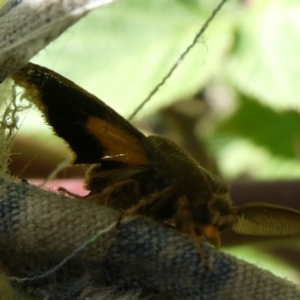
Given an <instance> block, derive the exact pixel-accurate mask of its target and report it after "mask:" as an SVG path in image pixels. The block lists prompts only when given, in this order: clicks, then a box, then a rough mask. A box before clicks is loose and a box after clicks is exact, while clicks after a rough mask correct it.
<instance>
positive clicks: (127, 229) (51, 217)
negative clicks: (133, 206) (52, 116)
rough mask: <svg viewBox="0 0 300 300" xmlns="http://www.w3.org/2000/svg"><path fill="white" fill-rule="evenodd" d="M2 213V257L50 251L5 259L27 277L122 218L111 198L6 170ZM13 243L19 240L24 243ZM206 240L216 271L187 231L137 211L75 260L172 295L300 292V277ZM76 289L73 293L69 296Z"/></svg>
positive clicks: (0, 189) (0, 193)
mask: <svg viewBox="0 0 300 300" xmlns="http://www.w3.org/2000/svg"><path fill="white" fill-rule="evenodd" d="M0 215H1V219H0V220H1V221H0V237H1V238H0V241H1V247H0V248H1V249H3V250H2V251H3V253H4V255H3V256H2V257H7V255H5V251H6V252H7V251H8V252H10V253H11V252H12V251H14V252H16V253H18V252H19V253H22V255H28V259H27V262H28V260H30V259H33V260H36V259H37V257H39V256H40V253H41V252H42V253H43V260H41V262H42V265H38V264H33V266H32V268H33V269H30V266H31V265H30V264H28V263H27V264H26V265H23V266H20V265H18V266H17V267H16V266H13V267H11V262H10V261H3V260H2V264H3V265H4V266H6V270H7V272H8V274H9V275H15V274H12V273H13V272H17V276H19V277H24V276H29V275H28V274H30V276H36V275H38V274H39V272H45V271H46V269H47V268H50V265H51V264H50V263H49V262H50V261H51V263H55V264H58V263H59V262H60V261H61V260H62V259H63V257H66V256H68V255H70V253H72V251H73V250H74V249H76V248H77V247H79V246H80V245H81V244H82V243H84V241H85V240H87V239H89V238H90V237H91V236H93V235H94V234H96V233H97V232H98V231H99V230H101V229H104V228H105V227H107V226H108V225H109V224H110V223H112V222H114V221H116V220H117V218H118V215H119V214H118V213H117V212H115V211H113V210H111V209H109V208H107V207H105V206H98V205H95V204H93V203H89V202H87V201H84V200H83V199H71V198H67V197H65V196H63V195H57V194H55V193H53V192H49V191H44V190H41V189H39V188H37V187H34V186H31V185H29V184H26V183H23V182H14V181H12V180H10V179H8V178H5V177H3V176H2V177H1V179H0ZM8 245H18V249H17V250H16V249H15V250H13V249H10V248H9V246H8ZM202 247H203V250H204V251H205V256H206V257H207V259H208V262H209V267H210V270H209V271H207V270H205V268H203V265H202V263H201V260H200V257H199V254H198V253H197V250H196V248H195V245H194V243H193V242H192V240H191V239H190V238H189V237H188V236H185V235H182V234H180V233H178V232H176V231H173V230H170V229H166V228H164V227H161V226H159V225H158V224H156V223H154V222H152V221H151V220H148V219H145V218H142V217H135V218H133V220H127V221H126V220H124V222H123V223H122V224H121V226H120V228H119V229H118V230H114V229H112V230H111V231H109V232H108V233H106V234H104V235H102V236H100V237H99V238H98V239H97V240H95V241H94V242H93V243H91V244H90V245H87V246H86V247H85V249H84V250H83V251H81V252H80V253H79V254H77V256H76V257H73V258H72V260H73V262H74V263H75V264H76V261H77V262H78V261H80V262H81V263H82V264H84V265H85V274H87V273H89V272H90V274H93V275H89V276H96V277H94V278H93V279H92V282H94V284H95V283H97V284H96V287H97V288H101V287H108V286H118V287H119V289H120V291H122V292H124V291H132V290H142V291H143V292H144V293H145V294H153V293H154V294H155V293H160V294H166V295H169V296H171V297H172V298H173V299H300V289H299V287H297V286H296V285H294V284H292V283H290V282H288V281H285V280H284V279H281V278H278V277H276V276H274V275H273V274H271V273H270V272H268V271H265V270H262V269H259V268H257V267H256V266H254V265H251V264H249V263H246V262H244V261H241V260H238V259H236V258H234V257H232V256H230V255H228V254H225V253H223V252H222V251H219V250H216V249H215V248H214V247H212V246H210V245H208V244H205V243H203V244H202ZM8 249H9V250H8ZM7 259H8V260H9V257H8V258H7ZM61 269H65V270H64V273H63V274H64V278H67V277H68V276H71V274H72V275H74V265H73V264H70V265H65V266H63V267H62V268H61ZM79 273H80V272H79ZM51 275H52V279H51ZM53 275H55V276H54V278H53ZM81 275H82V274H81ZM97 276H98V277H97ZM49 277H50V279H49V280H50V282H51V280H54V281H55V282H57V281H58V279H57V278H58V277H57V275H56V274H50V275H49ZM46 279H47V278H46ZM40 280H42V281H43V280H45V278H41V279H40ZM38 281H39V280H37V281H35V285H37V283H38ZM47 284H48V285H49V282H47ZM54 286H55V285H54ZM74 286H75V287H76V288H75V287H73V288H72V289H71V290H74V289H76V290H80V288H82V289H83V290H84V285H83V286H81V285H79V286H78V282H75V283H74ZM52 288H53V287H52ZM94 288H95V287H94ZM78 292H79V291H78ZM81 292H82V291H81ZM67 294H68V293H67ZM70 297H71V296H70V295H66V298H65V299H72V298H70Z"/></svg>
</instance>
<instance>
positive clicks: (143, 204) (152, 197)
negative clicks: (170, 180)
mask: <svg viewBox="0 0 300 300" xmlns="http://www.w3.org/2000/svg"><path fill="white" fill-rule="evenodd" d="M173 188H174V186H168V187H166V188H164V189H162V190H161V191H158V192H156V193H154V194H151V195H149V196H147V197H145V198H143V199H141V200H140V201H139V202H138V203H137V204H136V205H133V206H132V207H131V208H129V209H127V210H126V211H125V212H124V213H123V214H122V215H121V216H120V218H119V221H118V224H117V227H118V226H119V225H120V223H121V221H122V220H123V219H124V218H125V217H128V216H131V215H133V214H135V213H137V212H138V211H139V210H141V209H142V208H144V207H147V206H149V205H151V204H152V203H154V202H155V201H158V200H159V199H160V197H161V196H163V195H164V194H166V193H169V192H170V191H172V189H173Z"/></svg>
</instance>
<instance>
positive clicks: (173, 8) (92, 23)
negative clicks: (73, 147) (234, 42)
mask: <svg viewBox="0 0 300 300" xmlns="http://www.w3.org/2000/svg"><path fill="white" fill-rule="evenodd" d="M197 2H198V1H192V0H190V1H188V2H185V1H182V0H172V1H171V0H151V1H141V0H126V1H117V2H116V3H114V4H113V5H109V6H107V7H103V8H101V9H99V10H97V11H95V12H93V13H91V14H89V15H88V16H87V17H86V18H85V19H83V20H81V21H80V22H79V23H78V24H76V25H75V26H73V27H72V28H71V29H70V30H69V31H68V32H67V33H66V34H64V37H62V38H60V39H59V40H58V41H56V42H54V43H53V44H52V45H51V46H49V47H48V48H47V49H46V50H45V52H44V53H43V54H40V55H39V56H38V57H37V59H35V62H37V63H39V64H41V65H44V66H47V67H49V68H50V69H53V70H55V71H57V72H59V73H60V74H62V75H64V76H66V77H68V78H69V79H71V80H73V81H75V82H76V83H77V84H79V85H81V86H82V87H84V88H85V89H87V90H88V91H90V92H92V93H94V94H96V95H97V96H98V97H100V98H101V99H102V100H104V101H105V102H107V103H108V104H109V105H111V106H112V107H114V108H115V109H117V110H118V112H120V113H121V114H123V115H129V114H130V113H131V112H132V111H133V109H134V108H135V107H136V106H137V105H138V104H140V103H141V101H142V100H143V99H144V98H145V97H146V96H147V95H148V93H149V92H150V90H152V88H153V87H154V86H155V85H156V84H157V83H158V82H159V81H160V80H161V79H162V78H163V77H164V76H165V75H166V73H167V72H168V71H169V69H170V68H171V66H172V65H173V64H174V63H175V61H176V60H177V59H178V57H179V54H181V53H182V52H183V51H184V50H185V49H186V48H187V46H188V45H189V44H190V43H191V41H192V40H193V38H194V37H195V35H196V33H197V31H198V30H199V28H200V27H201V25H202V24H203V23H204V21H205V20H206V19H207V18H208V16H209V15H210V14H211V12H212V11H213V9H214V8H215V7H216V6H217V5H218V3H219V1H217V0H216V1H203V2H201V5H200V4H197ZM223 16H224V14H222V12H221V13H220V14H219V15H218V16H217V17H216V18H215V20H213V22H212V23H211V25H210V26H209V28H208V30H207V31H206V32H205V34H204V35H203V38H202V39H200V41H199V43H197V45H196V47H195V48H194V49H193V50H192V51H191V53H190V54H189V55H188V56H187V58H186V59H185V60H184V61H183V62H182V63H181V64H180V65H179V67H178V69H177V71H176V72H175V74H174V76H172V78H171V80H170V81H169V82H168V83H167V84H166V85H165V86H164V87H163V88H162V89H161V90H160V91H159V93H158V94H157V95H156V97H155V98H154V99H153V100H152V101H151V102H150V103H149V105H147V107H146V108H145V109H144V111H147V112H148V113H149V111H152V110H154V109H157V107H161V106H165V105H168V103H170V102H172V101H175V100H177V99H178V98H181V97H185V96H191V95H193V94H194V93H196V92H197V91H199V90H200V89H201V88H202V87H204V86H205V85H206V84H207V83H208V82H209V80H210V79H211V78H212V76H213V74H215V73H216V70H219V69H220V66H221V60H222V59H223V55H224V53H225V52H226V49H227V47H228V44H229V42H230V35H229V34H228V33H229V32H231V25H230V24H231V23H230V22H229V23H228V22H227V21H228V20H226V19H225V18H224V17H223ZM139 116H141V115H139Z"/></svg>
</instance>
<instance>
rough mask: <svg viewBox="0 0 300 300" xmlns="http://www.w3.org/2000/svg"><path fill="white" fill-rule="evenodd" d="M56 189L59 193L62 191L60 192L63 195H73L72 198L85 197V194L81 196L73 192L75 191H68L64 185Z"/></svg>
mask: <svg viewBox="0 0 300 300" xmlns="http://www.w3.org/2000/svg"><path fill="white" fill-rule="evenodd" d="M57 191H58V192H59V193H62V194H64V195H68V196H70V197H73V198H84V197H85V196H81V195H77V194H75V193H72V192H70V191H68V190H67V189H65V188H64V187H62V186H60V187H59V188H58V189H57Z"/></svg>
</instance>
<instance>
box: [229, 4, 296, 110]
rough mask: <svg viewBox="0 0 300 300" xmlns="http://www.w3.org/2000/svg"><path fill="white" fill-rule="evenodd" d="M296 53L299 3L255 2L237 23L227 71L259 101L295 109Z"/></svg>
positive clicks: (275, 106) (237, 83)
mask: <svg viewBox="0 0 300 300" xmlns="http://www.w3.org/2000/svg"><path fill="white" fill-rule="evenodd" d="M299 53H300V6H299V2H298V3H297V4H296V1H286V0H278V1H263V2H261V1H255V2H252V5H250V6H249V9H248V14H247V15H242V17H241V19H240V20H239V22H237V28H236V33H235V37H234V44H233V47H232V49H231V53H230V59H229V61H228V68H227V74H228V76H229V78H230V80H231V82H232V83H233V84H234V85H235V86H236V87H237V88H238V89H239V90H241V91H243V93H246V94H248V95H250V96H253V97H255V98H257V100H258V101H260V102H261V103H264V104H267V105H269V106H271V107H273V108H276V109H296V110H298V111H299V110H300V101H299V95H300V84H299V82H300V81H299V80H300V59H299Z"/></svg>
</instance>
